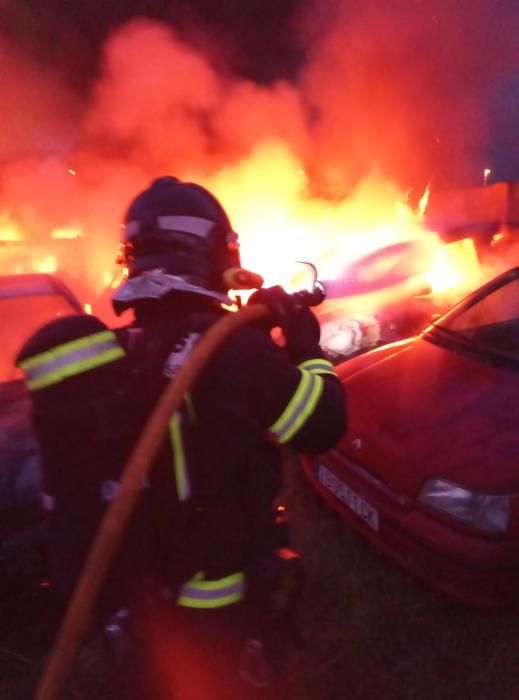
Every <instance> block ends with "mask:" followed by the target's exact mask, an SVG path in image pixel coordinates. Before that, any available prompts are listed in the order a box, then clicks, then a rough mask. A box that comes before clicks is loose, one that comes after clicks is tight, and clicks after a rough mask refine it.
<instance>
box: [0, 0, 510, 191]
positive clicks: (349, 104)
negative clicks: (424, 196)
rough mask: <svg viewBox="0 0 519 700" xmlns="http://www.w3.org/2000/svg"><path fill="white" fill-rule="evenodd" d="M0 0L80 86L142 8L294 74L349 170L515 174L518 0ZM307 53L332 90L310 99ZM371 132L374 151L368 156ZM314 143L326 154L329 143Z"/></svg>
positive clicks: (241, 56) (13, 33) (225, 67)
mask: <svg viewBox="0 0 519 700" xmlns="http://www.w3.org/2000/svg"><path fill="white" fill-rule="evenodd" d="M0 7H1V9H0V19H1V21H2V24H1V27H2V35H3V36H4V37H6V38H8V40H9V42H10V44H11V45H13V46H15V47H17V50H19V51H21V52H23V53H24V54H25V55H30V56H31V57H32V58H34V59H36V61H37V62H38V64H40V65H49V66H53V67H55V68H58V69H59V71H60V73H61V74H63V75H64V76H65V79H66V81H67V83H68V85H69V86H70V87H71V88H72V90H74V91H76V92H77V93H78V94H80V95H86V94H88V91H89V89H90V88H91V85H92V84H93V83H94V82H95V79H96V76H97V74H98V72H99V70H100V57H101V55H102V52H101V48H102V45H103V42H104V41H105V40H106V38H107V37H108V36H109V35H110V34H111V33H112V32H114V30H116V29H117V28H118V27H120V26H121V25H122V24H124V23H125V22H126V21H127V20H129V19H131V18H134V17H149V18H153V19H156V20H161V21H162V22H164V23H165V24H167V25H168V26H169V27H171V28H173V29H174V30H175V31H176V33H177V34H179V35H180V36H181V37H182V38H183V39H184V40H185V41H186V42H187V43H188V44H189V45H190V46H192V47H194V48H195V49H196V50H199V51H201V52H202V53H203V54H204V55H205V56H206V57H209V60H210V61H211V63H212V65H213V66H215V67H216V68H217V69H218V68H220V67H221V70H222V72H225V71H230V72H232V74H233V75H235V76H239V77H241V78H246V79H249V80H252V81H254V82H256V83H258V84H261V85H269V84H271V83H273V82H274V81H276V80H278V79H287V80H289V81H291V83H292V84H294V85H296V86H297V88H298V89H300V88H301V85H303V95H304V101H305V109H306V115H307V119H308V122H309V123H311V124H314V123H319V124H320V125H321V132H324V131H326V132H327V133H330V134H331V133H332V132H334V130H335V131H336V132H337V133H338V134H341V145H340V148H339V150H341V149H342V150H343V151H345V152H346V151H350V152H351V153H352V154H353V155H352V158H351V162H352V163H353V166H352V167H354V169H356V172H358V173H359V176H360V175H362V172H363V170H366V169H368V168H369V167H371V164H372V161H373V160H376V161H377V165H378V166H380V167H381V168H382V169H383V170H385V171H387V172H397V173H398V177H399V179H400V180H401V182H402V184H405V183H406V182H407V181H409V182H423V181H425V180H427V179H428V178H429V177H430V176H432V177H435V178H439V177H441V178H442V179H443V180H444V181H445V182H448V181H449V179H450V180H451V181H452V182H453V183H455V184H456V183H458V182H466V181H467V182H470V181H474V182H477V179H478V177H479V173H480V172H481V171H482V169H483V168H484V167H489V168H491V169H492V178H493V179H497V180H503V179H513V178H519V136H518V132H519V129H518V128H517V127H518V124H519V39H518V37H519V2H518V1H517V0H470V1H469V0H384V1H383V2H382V0H327V2H318V1H317V0H316V1H314V0H247V1H246V2H244V1H243V0H220V1H219V2H214V1H213V0H191V1H188V0H184V1H183V0H78V2H71V0H3V3H2V4H1V6H0ZM316 57H317V59H318V60H320V61H321V65H322V64H323V63H325V62H326V61H328V62H329V64H330V66H331V67H330V73H333V77H332V78H331V80H330V90H329V94H327V95H324V96H323V95H322V94H320V96H319V99H317V100H316V99H314V97H315V94H316V93H323V92H325V91H326V85H323V75H324V77H325V80H324V83H326V82H327V81H326V77H327V76H326V74H325V73H324V74H323V72H322V70H321V72H320V73H319V76H318V77H317V78H315V79H314V84H313V85H312V86H311V90H310V89H308V85H309V84H311V83H312V70H313V69H312V66H313V63H312V62H313V61H314V60H315V59H316ZM323 57H324V58H323ZM0 68H1V65H0ZM341 70H343V71H344V75H343V76H341V74H340V71H341ZM309 76H310V77H309ZM319 83H320V84H319ZM316 84H317V87H316ZM343 86H344V87H343ZM305 89H306V93H305ZM309 93H311V94H310V97H308V94H309ZM390 93H391V94H390ZM341 94H343V95H345V97H344V100H345V101H344V104H341V106H340V109H339V108H338V107H337V105H336V99H335V95H337V96H339V95H341ZM388 105H389V109H388ZM341 112H347V113H348V114H347V116H344V115H343V114H341ZM323 115H324V116H323ZM382 117H384V118H386V119H387V120H388V124H387V125H385V126H389V131H386V128H383V129H381V128H380V124H379V122H380V121H381V120H382ZM374 121H375V122H378V123H377V125H373V124H372V123H373V122H374ZM382 121H383V120H382ZM395 122H399V123H400V126H393V124H394V123H395ZM345 133H346V134H348V133H351V137H350V138H349V140H348V138H347V137H344V138H343V136H344V134H345ZM406 134H408V135H409V141H410V143H412V144H413V150H414V153H415V154H416V155H414V156H412V157H408V158H407V159H406V158H403V157H400V155H399V153H398V151H399V144H404V142H405V140H406V138H407V137H406ZM321 137H322V133H321ZM321 140H323V139H321ZM324 140H325V139H324ZM330 141H333V139H330ZM371 144H372V145H373V149H372V150H373V152H374V153H375V155H373V152H372V153H370V154H369V157H367V156H366V150H367V149H368V150H369V147H370V145H371ZM319 149H320V150H319V157H320V158H321V159H322V160H327V159H329V160H330V162H332V161H333V158H334V151H335V150H336V147H335V144H334V143H332V145H331V146H327V145H326V144H324V145H323V146H322V147H321V146H320V147H319ZM400 150H402V149H400ZM0 159H1V153H0ZM332 165H333V163H332Z"/></svg>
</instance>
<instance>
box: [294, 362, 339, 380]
mask: <svg viewBox="0 0 519 700" xmlns="http://www.w3.org/2000/svg"><path fill="white" fill-rule="evenodd" d="M297 366H298V367H299V369H306V371H307V372H311V373H312V374H332V375H333V376H334V377H336V376H337V374H336V372H335V370H334V369H333V365H332V363H331V362H328V360H323V359H322V358H316V359H315V360H305V361H304V362H301V364H300V365H297Z"/></svg>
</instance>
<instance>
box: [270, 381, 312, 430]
mask: <svg viewBox="0 0 519 700" xmlns="http://www.w3.org/2000/svg"><path fill="white" fill-rule="evenodd" d="M300 371H301V375H302V376H301V381H300V382H299V385H298V387H297V389H296V391H295V393H294V395H293V397H292V398H291V399H290V401H289V402H288V404H287V407H286V408H285V410H284V411H283V413H282V414H281V416H280V417H279V418H278V419H277V421H276V422H275V423H274V424H273V425H272V426H271V427H270V428H269V430H270V432H271V433H273V434H274V435H275V436H276V437H277V439H278V442H280V443H285V442H288V441H289V440H290V439H291V438H292V437H294V435H295V434H296V433H297V432H298V430H300V429H301V428H302V427H303V425H304V424H305V423H306V421H307V420H308V418H309V417H310V416H311V415H312V413H313V412H314V410H315V407H316V406H317V403H318V401H319V399H320V398H321V394H322V392H323V387H324V380H323V378H322V377H319V376H318V375H316V374H311V373H310V372H308V371H307V370H305V369H302V370H300Z"/></svg>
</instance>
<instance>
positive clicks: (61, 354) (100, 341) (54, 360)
mask: <svg viewBox="0 0 519 700" xmlns="http://www.w3.org/2000/svg"><path fill="white" fill-rule="evenodd" d="M124 356H125V352H124V350H123V349H122V347H121V346H120V345H119V342H118V340H117V336H116V335H115V333H113V332H112V331H102V332H101V333H94V334H93V335H87V336H85V337H83V338H78V339H77V340H72V341H71V342H69V343H63V345H57V346H56V347H55V348H52V349H51V350H47V351H46V352H42V353H40V354H39V355H34V356H33V357H30V358H28V359H27V360H24V361H23V362H20V367H21V368H22V369H23V371H24V372H25V376H26V380H27V386H28V387H29V389H31V390H32V391H34V390H36V389H43V388H45V387H47V386H51V385H52V384H57V383H58V382H62V381H64V380H65V379H68V378H70V377H73V376H75V375H78V374H82V373H83V372H88V371H89V370H91V369H95V368H96V367H101V366H102V365H105V364H108V363H110V362H114V361H115V360H118V359H120V358H122V357H124Z"/></svg>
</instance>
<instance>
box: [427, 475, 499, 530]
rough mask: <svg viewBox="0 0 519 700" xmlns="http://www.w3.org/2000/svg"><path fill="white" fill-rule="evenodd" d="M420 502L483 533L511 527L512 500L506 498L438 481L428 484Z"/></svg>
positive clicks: (431, 480)
mask: <svg viewBox="0 0 519 700" xmlns="http://www.w3.org/2000/svg"><path fill="white" fill-rule="evenodd" d="M418 500H419V501H420V503H422V504H424V505H427V506H428V507H429V508H433V509H434V510H437V511H439V512H441V513H444V514H445V515H448V516H450V517H451V518H453V519H454V520H458V521H459V522H461V523H464V524H466V525H470V526H472V527H473V528H476V529H477V530H480V531H481V532H487V533H497V532H506V530H507V527H508V520H509V513H510V499H509V497H508V496H507V495H501V496H496V495H490V494H486V493H481V492H479V491H471V490H469V489H465V488H463V487H462V486H458V485H457V484H452V483H450V482H449V481H444V480H443V479H437V478H436V479H428V480H427V481H426V482H425V484H424V486H423V488H422V491H421V492H420V496H419V497H418Z"/></svg>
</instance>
